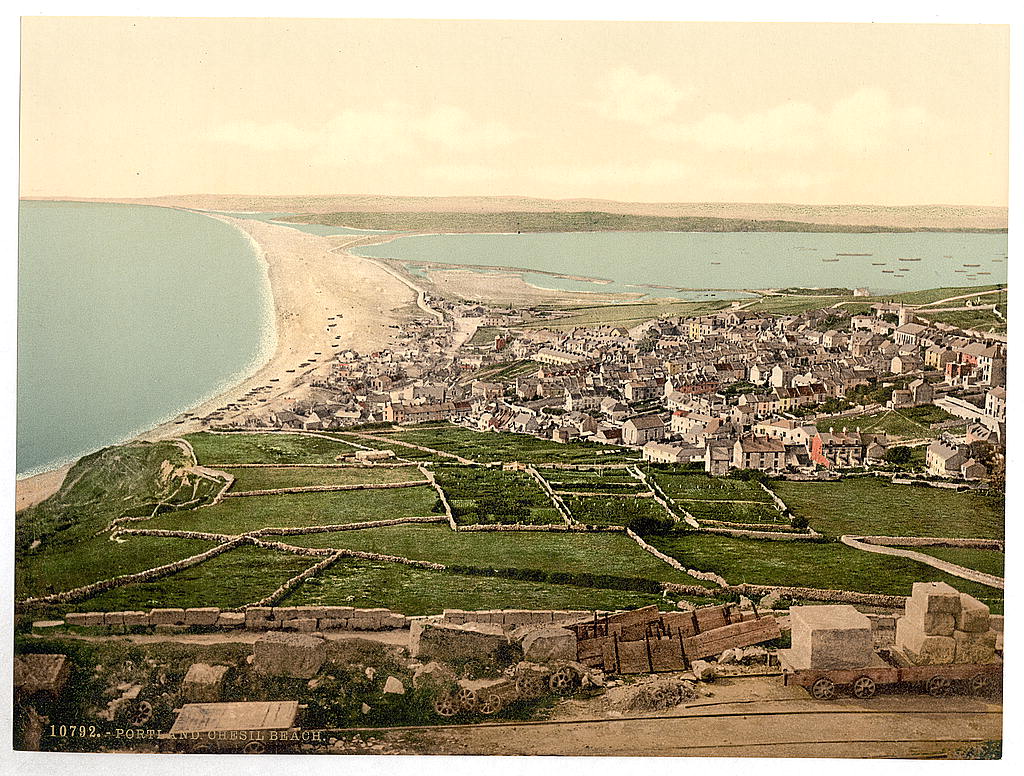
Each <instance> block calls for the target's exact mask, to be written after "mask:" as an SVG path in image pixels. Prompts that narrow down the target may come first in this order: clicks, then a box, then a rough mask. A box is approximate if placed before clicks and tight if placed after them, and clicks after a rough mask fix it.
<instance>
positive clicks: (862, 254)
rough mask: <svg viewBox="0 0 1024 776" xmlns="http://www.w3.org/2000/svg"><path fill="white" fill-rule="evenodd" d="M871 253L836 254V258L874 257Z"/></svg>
mask: <svg viewBox="0 0 1024 776" xmlns="http://www.w3.org/2000/svg"><path fill="white" fill-rule="evenodd" d="M874 255H875V254H873V253H837V254H836V256H874Z"/></svg>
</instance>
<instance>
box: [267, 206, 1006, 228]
mask: <svg viewBox="0 0 1024 776" xmlns="http://www.w3.org/2000/svg"><path fill="white" fill-rule="evenodd" d="M283 220H285V221H291V222H293V223H306V224H310V223H311V224H326V225H328V226H349V227H353V228H356V229H383V230H388V231H398V232H442V233H453V232H454V233H513V232H832V233H835V232H913V231H924V230H927V231H944V232H945V231H957V232H963V231H1000V230H988V229H985V230H982V229H967V228H964V227H960V228H953V229H948V228H941V229H940V228H935V227H906V226H880V225H878V224H871V225H864V226H861V225H856V224H827V223H810V222H806V221H778V220H755V219H746V218H744V219H741V218H708V217H693V216H646V215H631V214H624V213H603V212H594V211H587V212H579V213H577V212H570V213H556V212H518V211H513V212H504V213H472V212H462V213H458V212H456V213H449V212H416V213H412V212H404V213H376V212H374V213H369V212H359V211H348V212H342V213H309V214H305V215H301V216H293V217H291V218H285V219H283Z"/></svg>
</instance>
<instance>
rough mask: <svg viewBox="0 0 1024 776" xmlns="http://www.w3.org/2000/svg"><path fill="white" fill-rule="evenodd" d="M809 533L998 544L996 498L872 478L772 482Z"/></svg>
mask: <svg viewBox="0 0 1024 776" xmlns="http://www.w3.org/2000/svg"><path fill="white" fill-rule="evenodd" d="M772 488H773V489H774V490H775V492H776V493H778V495H779V496H780V497H781V498H782V500H783V501H785V502H786V504H787V505H788V506H789V508H790V509H791V510H792V511H793V512H794V513H795V514H797V515H803V516H804V517H806V518H807V519H808V520H809V521H810V524H811V528H813V529H814V530H816V531H820V532H821V533H825V534H832V535H837V536H838V535H842V534H861V535H882V536H949V537H980V538H985V539H998V538H1002V536H1003V534H1004V530H1003V501H1002V498H1001V497H999V496H988V495H983V494H978V493H972V492H967V493H957V492H955V491H951V490H941V489H939V488H928V487H912V486H909V485H892V484H890V483H888V482H887V481H885V480H882V479H879V478H877V477H860V478H856V479H845V480H841V481H839V482H784V481H779V482H774V483H772Z"/></svg>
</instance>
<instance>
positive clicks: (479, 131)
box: [207, 103, 525, 165]
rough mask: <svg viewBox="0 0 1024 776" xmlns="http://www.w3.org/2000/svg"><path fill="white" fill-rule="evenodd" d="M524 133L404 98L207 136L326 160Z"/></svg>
mask: <svg viewBox="0 0 1024 776" xmlns="http://www.w3.org/2000/svg"><path fill="white" fill-rule="evenodd" d="M524 136H525V135H524V133H521V132H518V131H516V130H514V129H512V128H511V127H509V126H508V125H506V124H504V123H503V122H500V121H494V120H479V119H476V118H475V117H473V116H472V115H470V114H469V113H467V112H466V111H465V110H463V109H462V108H458V107H455V106H451V105H439V106H436V107H434V108H432V109H430V110H428V111H416V110H414V109H412V108H411V107H409V106H407V105H403V104H400V103H388V104H385V105H384V106H383V107H381V108H375V109H359V108H352V109H348V110H344V111H342V112H341V113H338V114H337V115H335V116H333V117H331V118H329V119H327V120H326V121H324V122H322V123H321V124H319V125H317V126H310V127H297V126H295V125H293V124H290V123H288V122H284V121H275V122H269V123H259V122H255V121H231V122H226V123H224V124H221V125H219V126H216V127H214V129H213V130H212V131H211V132H210V133H209V134H208V135H207V137H208V138H209V139H210V140H212V141H214V142H217V143H225V144H231V145H236V146H242V147H245V148H249V149H252V150H256V151H268V152H275V151H276V152H289V151H311V152H313V157H312V161H313V163H314V164H326V165H338V164H346V163H351V162H354V161H355V162H362V163H366V164H376V163H380V162H384V161H389V160H394V159H409V158H413V157H415V156H416V155H417V154H422V155H424V156H427V157H429V156H431V155H434V154H442V153H443V154H452V153H456V154H461V153H478V152H481V151H492V150H494V149H497V148H501V147H503V146H506V145H509V144H511V143H514V142H515V141H517V140H519V139H520V138H521V137H524Z"/></svg>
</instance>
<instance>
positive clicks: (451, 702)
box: [434, 695, 459, 717]
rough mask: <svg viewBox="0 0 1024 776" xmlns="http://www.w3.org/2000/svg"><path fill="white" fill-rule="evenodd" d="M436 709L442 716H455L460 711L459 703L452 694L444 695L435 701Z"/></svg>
mask: <svg viewBox="0 0 1024 776" xmlns="http://www.w3.org/2000/svg"><path fill="white" fill-rule="evenodd" d="M434 711H436V712H437V713H438V715H440V716H442V717H454V716H455V715H456V714H458V713H459V705H458V703H456V702H455V698H454V697H453V696H451V695H443V696H441V697H440V698H438V699H437V700H436V701H434Z"/></svg>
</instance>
